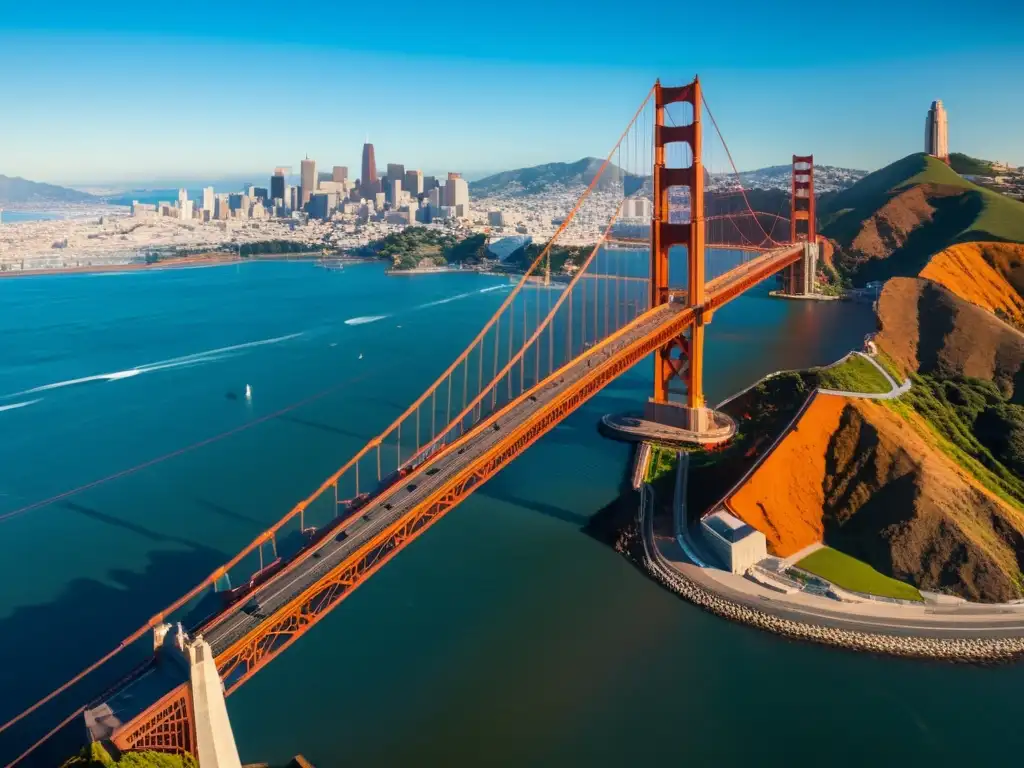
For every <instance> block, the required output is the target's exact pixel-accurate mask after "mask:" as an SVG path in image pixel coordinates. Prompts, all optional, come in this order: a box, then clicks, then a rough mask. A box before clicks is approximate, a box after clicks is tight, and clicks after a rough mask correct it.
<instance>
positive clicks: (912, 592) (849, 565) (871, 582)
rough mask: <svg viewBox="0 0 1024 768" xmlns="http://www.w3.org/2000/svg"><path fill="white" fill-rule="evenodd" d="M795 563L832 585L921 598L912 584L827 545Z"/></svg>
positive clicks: (902, 598) (914, 598) (889, 595)
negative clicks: (892, 577) (883, 572)
mask: <svg viewBox="0 0 1024 768" xmlns="http://www.w3.org/2000/svg"><path fill="white" fill-rule="evenodd" d="M796 565H797V568H802V569H803V570H805V571H810V572H811V573H813V574H815V575H817V576H821V577H822V578H823V579H827V580H828V581H831V582H832V583H833V584H835V585H836V586H839V587H842V588H844V589H850V590H853V591H854V592H866V593H868V594H870V595H880V596H882V597H895V598H898V599H900V600H921V593H920V592H918V591H917V588H916V587H914V586H912V585H910V584H905V583H903V582H902V581H897V580H896V579H891V578H889V577H888V576H886V575H884V574H881V573H879V572H878V571H876V570H875V569H874V568H872V567H871V566H870V565H868V564H867V563H862V562H861V561H860V560H857V559H856V558H853V557H850V556H849V555H845V554H843V553H842V552H839V551H838V550H835V549H832V548H831V547H822V548H821V549H816V550H815V551H814V552H812V553H811V554H809V555H808V556H807V557H805V558H804V559H803V560H801V561H800V562H798V563H797V564H796Z"/></svg>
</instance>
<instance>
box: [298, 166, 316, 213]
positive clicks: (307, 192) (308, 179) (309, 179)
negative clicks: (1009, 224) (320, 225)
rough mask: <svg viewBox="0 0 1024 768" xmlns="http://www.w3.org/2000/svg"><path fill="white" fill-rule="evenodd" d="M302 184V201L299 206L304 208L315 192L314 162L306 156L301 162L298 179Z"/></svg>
mask: <svg viewBox="0 0 1024 768" xmlns="http://www.w3.org/2000/svg"><path fill="white" fill-rule="evenodd" d="M299 178H300V179H301V184H302V200H301V201H300V204H301V205H302V206H305V205H306V203H308V202H309V198H310V196H311V195H312V194H313V193H314V192H315V191H316V160H310V159H309V157H308V156H307V157H306V159H305V160H303V161H302V172H301V175H300V177H299Z"/></svg>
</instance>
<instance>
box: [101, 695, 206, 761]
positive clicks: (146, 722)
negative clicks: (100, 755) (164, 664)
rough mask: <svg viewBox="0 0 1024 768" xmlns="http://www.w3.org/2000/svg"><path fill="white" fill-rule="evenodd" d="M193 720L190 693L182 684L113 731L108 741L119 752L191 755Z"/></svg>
mask: <svg viewBox="0 0 1024 768" xmlns="http://www.w3.org/2000/svg"><path fill="white" fill-rule="evenodd" d="M193 716H194V715H193V709H192V690H191V688H190V687H189V685H188V684H187V683H186V684H183V685H180V686H178V687H177V688H175V689H174V690H173V691H171V692H170V693H168V694H167V695H166V696H164V697H163V698H161V699H158V700H157V701H156V702H154V703H153V704H152V705H151V706H150V707H149V708H148V709H146V711H145V712H143V713H142V714H140V715H139V716H138V717H136V718H134V719H133V720H131V721H129V722H127V723H125V724H124V725H122V726H121V727H120V728H118V729H117V730H116V731H114V735H113V737H112V738H111V741H112V742H113V743H114V746H115V747H117V748H118V749H119V750H121V751H122V752H125V751H128V750H143V749H146V750H152V751H154V752H178V753H182V752H189V753H191V754H193V755H194V754H195V753H196V735H195V734H196V731H195V725H194V723H193V719H192V718H193Z"/></svg>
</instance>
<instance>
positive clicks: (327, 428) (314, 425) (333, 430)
mask: <svg viewBox="0 0 1024 768" xmlns="http://www.w3.org/2000/svg"><path fill="white" fill-rule="evenodd" d="M278 419H280V420H281V421H288V422H291V423H292V424H298V425H299V426H303V427H309V428H311V429H318V430H320V431H321V432H329V433H330V434H332V435H341V436H342V437H350V438H352V439H353V440H360V441H363V442H365V441H368V440H369V439H370V438H371V437H373V435H366V434H360V433H358V432H351V431H349V430H347V429H342V428H341V427H335V426H333V425H331V424H324V423H323V422H320V421H311V420H308V419H300V418H299V417H298V416H278Z"/></svg>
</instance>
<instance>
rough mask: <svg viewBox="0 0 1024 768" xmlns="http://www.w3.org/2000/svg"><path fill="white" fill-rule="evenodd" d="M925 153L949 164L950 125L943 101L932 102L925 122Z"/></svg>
mask: <svg viewBox="0 0 1024 768" xmlns="http://www.w3.org/2000/svg"><path fill="white" fill-rule="evenodd" d="M924 151H925V152H926V153H928V154H929V155H931V156H932V157H937V158H939V159H940V160H943V161H944V162H947V163H948V162H949V124H948V121H947V118H946V108H945V107H943V106H942V99H936V100H935V101H933V102H932V106H931V109H929V110H928V116H927V117H926V118H925V121H924Z"/></svg>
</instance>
